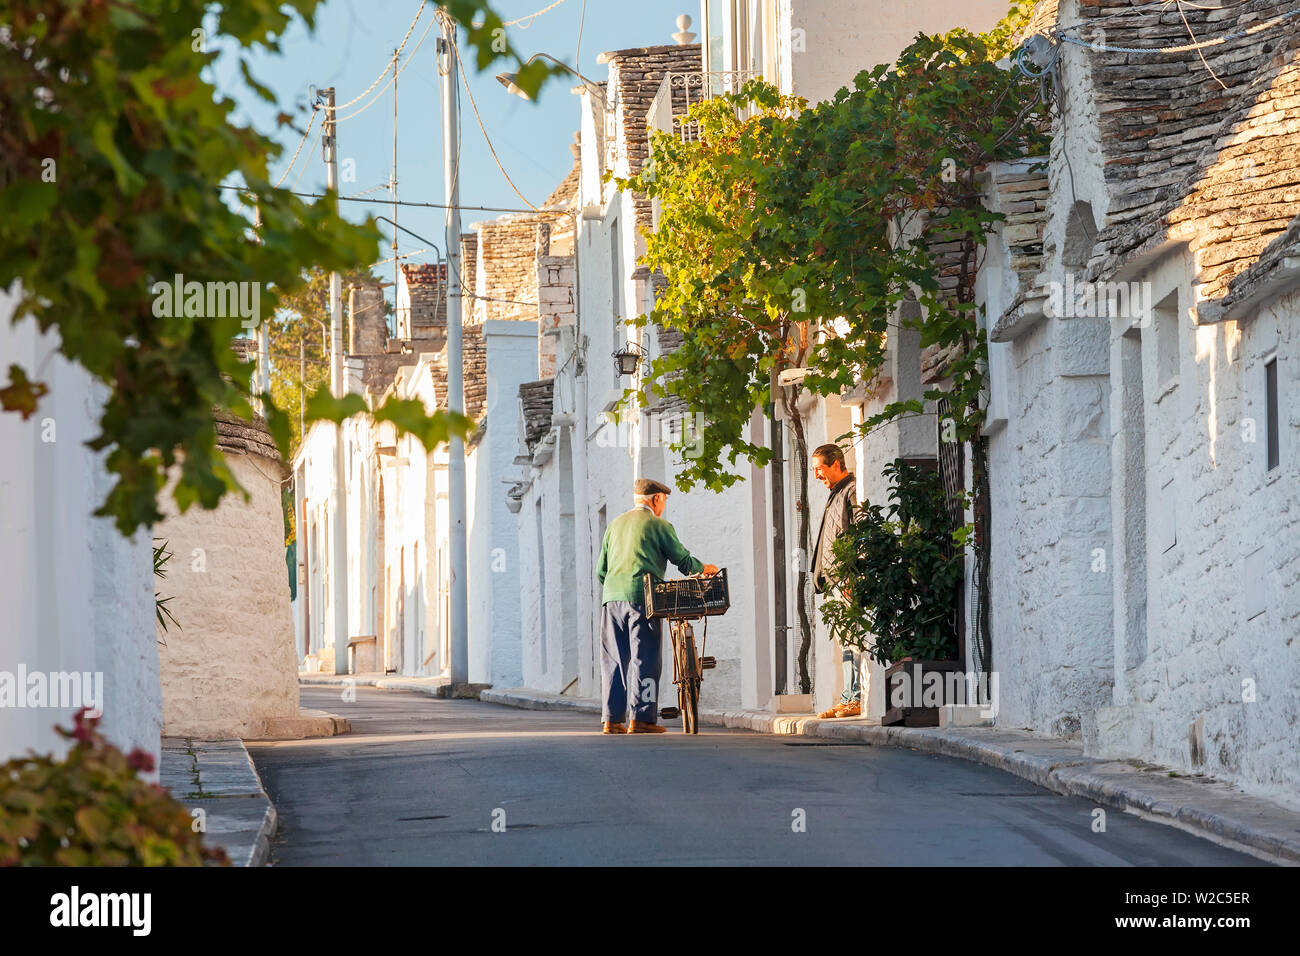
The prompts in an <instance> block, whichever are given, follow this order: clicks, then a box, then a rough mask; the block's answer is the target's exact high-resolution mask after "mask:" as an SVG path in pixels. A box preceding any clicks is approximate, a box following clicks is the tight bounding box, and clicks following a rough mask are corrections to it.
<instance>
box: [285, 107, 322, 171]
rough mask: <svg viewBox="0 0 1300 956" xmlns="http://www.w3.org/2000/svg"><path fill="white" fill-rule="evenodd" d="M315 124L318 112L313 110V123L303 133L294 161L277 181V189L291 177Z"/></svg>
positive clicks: (290, 162) (292, 160) (290, 161)
mask: <svg viewBox="0 0 1300 956" xmlns="http://www.w3.org/2000/svg"><path fill="white" fill-rule="evenodd" d="M315 122H316V110H314V109H313V110H312V111H311V121H310V122H309V123H308V124H307V128H306V129H305V130H303V131H302V139H300V140H298V148H297V149H295V150H294V151H293V159H291V160H289V165H288V166H286V167H285V168H284V172H283V173H281V175H280V178H279V179H278V180H276V183H275V188H276V189H279V188H280V183H282V182H284V181H285V180H286V179H287V178H288V177H289V173H290V172H292V170H293V167H294V166H295V165H297V163H298V156H299V155H300V154H301V153H302V144H303V143H305V142H307V136H308V135H309V134H310V133H311V128H312V126H313V125H314V124H315Z"/></svg>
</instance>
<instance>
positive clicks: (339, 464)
mask: <svg viewBox="0 0 1300 956" xmlns="http://www.w3.org/2000/svg"><path fill="white" fill-rule="evenodd" d="M324 92H325V131H324V140H325V142H324V146H325V170H326V180H325V189H326V192H328V193H329V194H330V195H331V197H332V201H333V203H334V208H335V210H336V211H337V209H338V188H339V150H338V138H337V135H336V125H335V122H334V87H332V86H331V87H330V88H329V89H327V90H325V91H324ZM342 298H343V293H342V281H341V280H340V278H339V274H338V273H337V272H331V273H330V343H331V346H332V347H331V351H330V393H331V394H332V395H333V396H334V397H335V398H342V397H343V393H344V391H345V390H346V389H345V386H344V382H343V302H342ZM345 464H346V463H345V460H344V447H343V424H342V422H340V423H339V424H338V425H337V426H335V429H334V470H333V473H332V474H331V475H330V505H331V515H330V545H331V551H332V559H331V561H330V564H331V565H332V566H333V569H334V570H333V574H332V576H331V579H330V590H331V592H332V594H331V600H332V602H333V604H334V673H335V674H346V673H347V672H348V508H347V499H346V494H347V470H346V467H345Z"/></svg>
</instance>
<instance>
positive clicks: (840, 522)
mask: <svg viewBox="0 0 1300 956" xmlns="http://www.w3.org/2000/svg"><path fill="white" fill-rule="evenodd" d="M856 487H857V483H856V481H855V480H854V478H853V472H849V473H848V474H847V475H845V476H844V477H843V478H841V479H840V481H839V483H838V484H837V485H835V487H834V488H832V489H831V496H830V498H829V499H828V500H827V502H826V510H825V511H823V512H822V524H821V528H819V529H818V531H817V550H816V551H814V552H813V566H812V573H813V587H814V588H816V590H817V593H818V594H821V593H822V592H824V591H825V590H826V578H825V576H824V575H825V572H826V570H827V569H829V568H830V566H831V563H832V562H833V561H834V560H835V553H834V552H833V551H832V550H831V546H832V545H833V544H834V543H835V539H836V538H837V537H839V536H840V535H841V534H842V533H843V532H844V529H846V528H847V527H848V526H849V525H850V524H851V523H852V521H853V505H854V499H855V498H856V494H855V493H854V489H855V488H856Z"/></svg>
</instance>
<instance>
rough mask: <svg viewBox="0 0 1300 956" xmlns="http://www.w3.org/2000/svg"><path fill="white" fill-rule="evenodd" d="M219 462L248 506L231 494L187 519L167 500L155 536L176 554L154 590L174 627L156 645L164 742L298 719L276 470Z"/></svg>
mask: <svg viewBox="0 0 1300 956" xmlns="http://www.w3.org/2000/svg"><path fill="white" fill-rule="evenodd" d="M226 461H227V464H228V465H229V467H230V470H231V473H232V474H233V475H234V476H235V479H236V480H237V481H238V482H239V484H240V485H241V486H242V487H243V488H244V489H245V490H246V491H247V492H248V493H249V500H248V501H245V500H244V499H243V497H242V496H241V495H238V494H232V495H228V496H227V497H226V498H225V499H224V500H223V501H222V503H221V505H220V506H219V507H218V508H217V509H216V510H215V511H206V510H204V509H202V508H199V507H197V506H196V507H192V508H190V509H189V510H188V511H186V512H185V513H184V514H178V513H177V512H176V509H175V507H174V506H173V505H171V503H170V501H169V502H168V505H167V507H165V508H164V514H165V515H166V517H165V518H164V520H163V521H162V522H161V523H160V524H159V525H158V526H157V527H156V528H155V531H154V533H155V535H156V536H158V537H161V538H165V539H166V541H167V546H168V550H169V551H171V552H172V553H173V555H174V556H173V557H172V558H171V560H170V561H169V563H168V570H167V577H166V578H163V579H162V580H161V581H159V582H158V585H157V587H158V590H159V591H160V592H161V593H162V594H164V595H170V596H171V597H172V601H171V602H170V603H169V604H168V607H169V608H170V609H171V610H172V613H173V614H175V615H176V619H177V621H178V622H179V625H180V626H179V628H177V627H172V628H171V629H170V631H169V632H168V633H167V634H166V635H165V636H164V641H165V645H164V646H161V647H160V648H159V649H158V657H159V664H160V667H161V673H162V688H163V732H164V733H166V734H167V735H168V736H178V737H206V738H220V737H249V736H256V735H258V734H259V733H260V732H261V731H262V721H263V720H265V719H266V718H274V717H293V716H297V714H298V679H297V670H298V669H297V664H296V661H295V654H294V646H293V623H292V620H291V619H290V613H289V582H288V579H287V575H286V570H285V563H284V522H283V518H282V515H281V506H280V482H279V479H280V469H281V465H280V463H279V462H278V461H273V460H271V459H268V458H262V457H261V456H254V455H238V454H233V453H228V454H227V455H226Z"/></svg>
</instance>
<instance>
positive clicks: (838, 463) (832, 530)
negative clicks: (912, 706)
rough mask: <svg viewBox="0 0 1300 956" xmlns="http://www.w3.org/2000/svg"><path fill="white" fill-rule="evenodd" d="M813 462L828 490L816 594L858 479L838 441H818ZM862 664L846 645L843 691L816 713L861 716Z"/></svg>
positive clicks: (822, 588) (848, 517)
mask: <svg viewBox="0 0 1300 956" xmlns="http://www.w3.org/2000/svg"><path fill="white" fill-rule="evenodd" d="M812 465H813V476H814V477H815V478H816V479H817V480H818V481H820V482H821V483H822V484H823V485H825V486H826V487H827V488H829V489H830V492H831V496H830V498H829V499H828V500H827V502H826V510H825V511H823V512H822V523H821V528H820V529H819V530H818V531H817V550H816V552H814V554H813V569H812V570H813V587H814V588H815V589H816V591H817V593H818V594H824V593H825V592H826V589H827V588H828V587H829V585H830V582H828V581H827V579H826V572H827V571H828V570H829V569H830V566H831V563H832V562H833V561H834V560H835V553H834V552H833V551H832V550H831V547H832V545H834V543H835V539H836V538H837V537H839V536H840V535H841V534H843V533H844V531H845V529H846V528H848V526H849V524H851V523H852V521H853V505H854V502H855V501H856V500H857V494H856V487H857V483H856V481H855V479H854V477H853V472H851V471H849V470H848V469H847V468H846V467H845V465H844V452H843V451H842V450H841V449H840V446H839V445H821V446H819V447H818V448H816V449H815V450H814V451H813V453H812ZM861 664H862V655H861V654H860V653H859V652H858V651H857V649H855V648H852V647H848V646H847V645H845V646H844V654H843V657H842V658H841V666H842V667H843V669H844V691H843V693H841V694H840V702H839V703H838V704H837V705H836V706H834V707H832V708H831V709H830V710H826V711H822V712H821V713H820V714H818V715H817V716H818V717H822V718H831V717H859V716H861V714H862V690H861V687H860V686H859V681H858V672H859V670H860V669H861Z"/></svg>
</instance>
